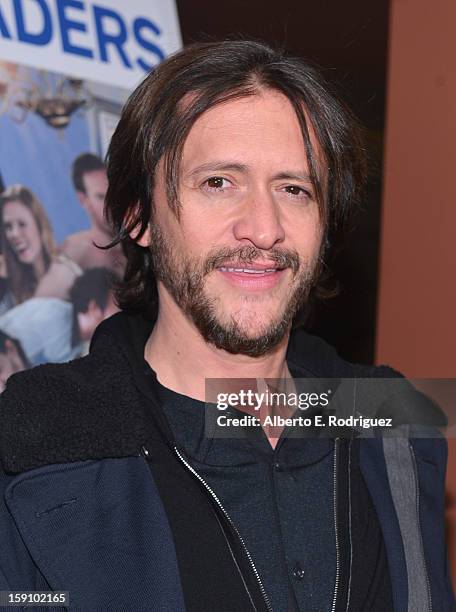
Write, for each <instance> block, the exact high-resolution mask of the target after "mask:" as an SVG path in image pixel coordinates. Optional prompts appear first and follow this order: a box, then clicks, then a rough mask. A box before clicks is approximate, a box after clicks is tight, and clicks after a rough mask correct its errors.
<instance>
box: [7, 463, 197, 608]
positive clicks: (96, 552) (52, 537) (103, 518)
mask: <svg viewBox="0 0 456 612" xmlns="http://www.w3.org/2000/svg"><path fill="white" fill-rule="evenodd" d="M5 499H6V503H7V505H8V508H9V510H10V512H11V514H12V515H13V518H14V520H15V522H16V524H17V526H18V529H19V531H20V532H21V535H22V537H23V540H24V542H25V545H26V546H27V548H28V550H29V552H30V555H31V556H32V558H33V560H34V562H35V563H36V565H37V566H38V568H39V570H40V571H41V572H42V574H43V575H44V577H45V578H46V580H47V581H48V583H49V585H50V586H51V588H52V589H54V590H61V591H69V596H70V605H71V608H72V609H77V610H114V609H115V610H136V611H142V610H144V612H145V611H146V610H147V611H149V610H154V611H157V612H159V611H160V612H165V611H166V612H168V611H169V610H173V612H181V611H182V612H183V611H184V610H185V606H184V601H183V595H182V588H181V584H180V580H179V572H178V566H177V560H176V554H175V549H174V545H173V539H172V534H171V531H170V528H169V524H168V521H167V519H166V515H165V513H164V509H163V506H162V503H161V501H160V497H159V495H158V492H157V489H156V486H155V483H154V481H153V478H152V475H151V473H150V470H149V469H148V467H147V464H146V462H145V461H144V459H143V458H142V457H127V458H124V459H103V460H101V461H84V462H76V463H67V464H57V465H51V466H47V467H44V468H39V469H35V470H31V471H29V472H25V473H23V474H21V475H19V476H18V477H16V478H15V479H14V480H13V481H12V482H11V484H10V485H9V486H8V489H7V491H6V493H5Z"/></svg>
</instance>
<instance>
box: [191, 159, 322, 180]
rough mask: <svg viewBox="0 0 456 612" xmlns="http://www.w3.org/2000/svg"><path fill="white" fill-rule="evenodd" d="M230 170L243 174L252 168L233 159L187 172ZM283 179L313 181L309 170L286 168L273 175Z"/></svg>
mask: <svg viewBox="0 0 456 612" xmlns="http://www.w3.org/2000/svg"><path fill="white" fill-rule="evenodd" d="M230 170H231V171H234V172H241V173H242V174H247V173H248V172H249V170H250V168H249V166H247V165H246V164H240V163H234V162H232V161H220V162H207V163H205V164H200V165H199V166H196V168H193V169H192V170H190V171H189V172H188V173H187V176H188V177H192V176H196V175H197V174H201V173H203V172H218V171H230ZM283 179H291V180H298V181H308V182H312V178H311V176H310V174H309V173H308V172H301V171H295V170H284V171H282V172H279V173H277V174H275V175H274V176H273V180H283Z"/></svg>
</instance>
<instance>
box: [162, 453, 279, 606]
mask: <svg viewBox="0 0 456 612" xmlns="http://www.w3.org/2000/svg"><path fill="white" fill-rule="evenodd" d="M173 448H174V452H175V453H176V455H177V456H178V458H179V459H180V461H181V462H182V463H183V464H184V465H185V467H186V468H187V469H188V470H189V471H190V472H191V473H192V474H193V476H195V477H196V478H197V479H198V480H199V481H200V483H201V484H202V485H203V486H204V488H205V489H206V490H207V491H208V492H209V493H210V495H211V497H212V499H213V500H214V501H215V502H216V504H217V506H218V507H219V508H220V510H221V511H222V513H223V515H224V516H225V518H226V519H227V521H228V522H229V524H230V526H231V527H232V529H233V530H234V532H235V533H236V535H237V537H238V538H239V541H240V542H241V544H242V547H243V549H244V552H245V554H246V556H247V559H248V560H249V563H250V566H251V568H252V571H253V573H254V575H255V578H256V580H257V582H258V586H259V587H260V591H261V594H262V596H263V599H264V603H265V604H266V608H267V609H268V610H269V612H273V611H272V605H271V602H270V601H269V597H268V595H267V593H266V591H265V588H264V586H263V583H262V581H261V578H260V574H259V573H258V570H257V568H256V567H255V564H254V562H253V559H252V555H251V554H250V552H249V550H248V549H247V546H246V545H245V542H244V540H243V538H242V536H241V534H240V533H239V531H238V529H237V527H236V525H235V524H234V523H233V521H232V520H231V517H230V516H229V514H228V512H227V511H226V510H225V508H224V507H223V505H222V502H221V501H220V500H219V498H218V497H217V495H216V494H215V493H214V491H213V490H212V489H211V487H210V486H209V485H208V484H207V482H206V481H205V480H204V478H202V476H200V475H199V474H198V472H197V471H196V470H195V469H194V468H193V467H192V466H191V465H190V464H189V463H188V461H186V459H185V458H184V457H183V456H182V454H181V453H180V451H179V449H178V448H177V447H176V446H174V447H173Z"/></svg>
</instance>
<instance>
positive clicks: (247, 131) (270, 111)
mask: <svg viewBox="0 0 456 612" xmlns="http://www.w3.org/2000/svg"><path fill="white" fill-rule="evenodd" d="M307 123H308V129H309V133H310V137H311V143H312V147H313V149H314V150H315V152H316V153H317V154H318V150H319V147H318V144H317V141H316V138H315V135H314V133H313V130H312V129H311V125H310V122H309V121H308V122H307ZM214 160H231V161H235V162H236V161H238V162H239V163H243V164H246V165H249V166H252V167H255V166H257V167H258V166H261V167H263V168H264V169H265V170H266V169H270V170H271V171H277V170H280V169H283V168H284V167H286V168H288V167H290V166H292V167H295V168H296V169H299V170H307V169H308V164H307V158H306V149H305V145H304V139H303V136H302V132H301V126H300V123H299V120H298V117H297V115H296V113H295V111H294V108H293V106H292V104H291V102H290V101H289V100H288V98H287V97H286V96H285V95H283V94H282V93H280V92H278V91H275V90H270V89H268V90H262V91H260V92H258V94H255V95H253V96H248V97H243V98H239V99H236V100H232V101H229V102H224V103H222V104H219V105H217V106H214V107H212V108H210V109H209V110H207V111H206V112H205V113H203V115H202V116H201V117H199V118H198V120H197V121H196V122H195V124H194V125H193V126H192V128H191V130H190V132H189V135H188V137H187V140H186V142H185V144H184V148H183V156H182V169H183V171H184V172H185V171H187V170H191V169H192V166H195V165H199V164H201V163H205V162H206V161H214Z"/></svg>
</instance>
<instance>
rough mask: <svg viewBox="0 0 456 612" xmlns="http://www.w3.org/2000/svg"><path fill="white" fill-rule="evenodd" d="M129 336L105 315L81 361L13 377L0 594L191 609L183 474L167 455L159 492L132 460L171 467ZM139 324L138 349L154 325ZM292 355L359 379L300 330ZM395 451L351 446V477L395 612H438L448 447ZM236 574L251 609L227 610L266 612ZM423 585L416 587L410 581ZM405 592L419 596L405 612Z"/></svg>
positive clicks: (5, 402) (128, 320) (411, 445)
mask: <svg viewBox="0 0 456 612" xmlns="http://www.w3.org/2000/svg"><path fill="white" fill-rule="evenodd" d="M137 325H138V321H137V320H135V318H133V317H127V316H126V315H116V316H115V317H113V318H112V320H110V321H108V322H107V323H105V324H103V325H102V326H101V327H100V328H99V330H98V333H97V334H96V339H95V341H94V342H93V346H92V349H91V353H90V355H89V356H88V357H86V358H83V359H80V360H77V361H74V362H70V363H69V364H62V365H45V366H39V367H38V368H34V369H32V370H30V371H27V372H24V373H21V374H18V375H16V376H13V377H12V378H11V379H10V381H9V383H8V385H7V390H6V391H5V393H4V394H3V395H2V399H1V408H0V416H1V422H2V429H1V432H0V457H1V460H2V465H3V468H2V471H0V590H63V591H69V592H70V603H71V609H74V610H88V611H89V610H90V611H92V610H119V611H120V610H125V611H127V610H135V612H140V611H142V610H144V611H146V610H148V611H150V610H154V611H157V612H158V611H163V612H165V611H166V612H168V611H172V612H180V611H182V612H184V610H186V609H188V606H187V607H186V602H187V601H188V594H186V592H185V591H186V585H185V580H184V579H183V569H182V564H181V562H180V561H179V559H178V553H177V552H176V538H175V533H174V532H173V527H172V526H171V522H170V512H171V510H170V508H171V505H170V504H171V503H172V502H171V501H170V499H171V497H172V496H173V495H177V496H179V489H178V488H177V487H176V486H175V485H173V483H172V474H174V473H176V474H177V473H178V472H179V470H182V471H185V470H184V468H183V467H182V465H179V461H178V460H176V457H175V456H174V461H175V463H174V464H172V460H171V458H170V459H169V461H168V463H166V465H165V463H164V468H163V469H165V470H169V473H170V478H169V480H170V483H169V487H170V490H169V491H168V492H166V491H165V488H166V486H168V485H166V484H165V485H163V478H161V477H160V475H159V474H158V472H157V473H156V474H155V475H154V472H153V471H151V469H150V465H148V461H147V458H146V457H145V456H144V454H142V453H141V448H142V447H143V446H144V445H147V447H148V448H151V447H153V446H154V444H157V445H159V444H162V445H163V449H165V447H166V449H167V450H166V451H165V450H163V453H162V454H163V456H165V455H166V453H167V452H169V454H170V457H171V455H172V444H171V445H168V444H167V442H163V437H166V436H167V435H168V434H169V432H167V431H165V432H164V429H166V424H164V423H163V421H161V416H159V417H158V420H157V421H156V422H155V423H154V424H153V425H151V424H150V423H149V420H147V419H145V416H144V409H143V405H144V397H145V396H147V393H149V391H146V390H145V389H143V388H141V385H140V383H139V382H138V379H137V378H136V377H135V373H134V372H132V371H131V368H130V366H129V365H127V364H128V363H129V360H128V359H126V357H125V337H126V336H128V335H129V330H130V329H131V326H137ZM141 326H142V329H143V337H144V338H146V337H147V335H148V333H150V329H151V328H150V326H148V324H147V323H145V322H142V323H141ZM119 329H120V331H119ZM119 334H120V335H119ZM303 347H304V348H303ZM289 358H290V359H291V360H294V362H295V363H297V362H299V364H300V367H302V368H303V369H305V370H306V371H307V372H308V373H309V374H310V375H314V376H319V377H323V376H325V377H329V376H340V377H347V376H355V375H357V374H358V375H359V370H356V368H355V366H352V365H351V364H347V362H344V361H342V360H341V359H339V358H338V357H337V355H336V354H335V352H334V351H333V350H332V349H331V348H330V347H328V346H327V345H326V344H324V343H322V341H320V340H319V339H316V338H313V337H311V336H308V335H307V334H304V333H303V332H301V333H300V335H299V336H295V337H294V338H293V339H292V341H291V342H290V348H289ZM306 360H307V361H306ZM377 374H378V372H377ZM360 375H361V376H366V375H367V374H366V370H365V369H364V370H362V373H361V374H360ZM374 375H375V374H374ZM380 375H385V373H383V374H380ZM139 397H142V403H141V401H138V398H139ZM148 399H150V400H151V401H152V400H153V398H150V397H149V398H148ZM394 445H395V443H394V442H391V443H388V444H387V443H385V442H384V440H382V439H381V438H366V439H363V440H361V443H360V466H361V470H362V473H363V475H364V478H365V481H366V484H367V486H368V489H369V492H370V495H371V497H372V500H373V503H374V506H375V508H376V511H377V515H378V519H379V522H380V526H381V529H382V533H383V538H384V541H385V547H386V552H387V559H388V565H389V569H390V575H391V584H392V592H393V601H394V612H418V610H429V611H431V610H432V611H433V612H437V611H441V612H449V611H450V610H453V609H454V597H453V593H452V588H451V583H450V579H449V573H448V566H447V561H446V550H445V536H444V485H445V466H446V442H445V440H444V439H442V438H440V439H439V438H428V439H426V438H423V439H418V438H416V439H412V440H411V441H409V440H407V441H406V446H404V445H403V444H402V446H399V447H397V448H396V447H394ZM160 448H162V447H160ZM407 448H408V449H409V451H410V465H411V466H412V467H413V471H409V474H408V475H407V471H406V470H404V465H403V461H402V459H401V464H400V465H397V466H395V465H394V461H395V457H396V459H397V458H399V459H400V457H401V454H400V453H401V452H407ZM404 449H405V451H404ZM160 452H161V451H160ZM160 456H161V455H160ZM407 461H408V460H407ZM396 468H397V474H399V476H398V478H400V477H402V478H403V477H407V478H408V477H409V476H410V478H412V479H413V483H412V480H410V483H411V484H410V491H411V496H410V495H409V496H408V497H407V495H405V498H404V499H399V498H398V497H397V488H396V490H395V489H394V487H395V486H396V485H397V482H398V481H397V480H395V478H396V476H395V474H396V471H395V470H396ZM401 470H402V472H401ZM166 473H167V472H166V471H165V474H166ZM401 474H402V475H401ZM165 480H166V479H165ZM176 482H177V481H176ZM414 486H415V487H416V489H414V488H413V487H414ZM173 487H174V488H173ZM405 488H406V489H407V487H405ZM168 493H169V498H167V495H168ZM201 495H202V496H204V492H202V493H201ZM165 498H166V499H165ZM193 498H195V494H194V493H192V499H193ZM201 508H203V506H202V505H201ZM183 511H185V508H184V509H183ZM195 516H196V514H195ZM217 520H219V519H217ZM404 520H405V522H404ZM415 524H416V529H414V528H413V525H415ZM225 539H226V540H227V542H228V540H229V539H230V537H228V538H226V536H225ZM199 545H200V543H199V542H197V541H194V542H193V547H196V548H198V546H199ZM203 545H204V544H203V543H202V542H201V547H202V546H203ZM216 546H217V545H216V544H215V543H214V555H215V557H214V558H209V562H210V565H211V566H217V564H218V567H214V568H213V569H211V568H210V567H209V566H206V568H207V567H209V569H207V571H208V572H213V574H211V576H213V580H214V583H215V582H216V581H217V577H216V573H217V572H218V573H223V572H224V571H225V569H226V576H228V577H229V576H230V572H231V569H230V568H229V567H228V563H227V564H226V566H225V565H223V564H222V562H220V563H218V562H219V561H220V559H221V558H222V556H221V555H222V554H224V553H223V551H221V549H220V553H219V552H216V550H217V549H216ZM228 548H229V550H230V554H232V556H233V558H236V556H237V555H238V553H237V551H236V548H235V545H233V546H231V545H230V544H229V542H228ZM233 550H234V554H233ZM204 554H205V556H209V557H210V553H207V552H205V553H204ZM240 554H241V553H240ZM217 555H220V556H217ZM420 555H421V556H420ZM237 559H238V560H239V556H238V557H237ZM244 561H245V560H244ZM242 563H243V562H241V563H240V564H241V570H242V572H243V575H244V577H245V581H246V583H247V586H246V585H244V587H246V588H245V591H246V592H247V593H248V594H249V597H250V599H249V601H250V603H249V604H246V607H243V608H239V607H238V608H237V609H238V610H239V609H243V610H244V609H245V610H247V609H253V610H254V609H256V610H267V609H268V607H267V601H265V600H264V599H262V594H261V592H260V591H257V592H255V589H256V588H257V587H258V584H257V583H256V582H255V580H254V577H252V576H251V575H249V576H247V574H248V573H249V569H250V568H248V567H247V566H248V564H246V565H244V568H243V567H242ZM205 571H206V570H205ZM233 571H234V570H233ZM242 572H241V573H242ZM420 572H421V573H420ZM423 572H424V574H423ZM246 576H247V577H246ZM420 576H425V581H424V582H425V584H421V581H420V584H418V582H417V580H418V579H419V578H420ZM211 579H212V578H209V579H208V580H209V581H210V580H211ZM233 580H234V578H233ZM233 584H234V582H233ZM200 585H201V589H202V590H204V585H203V584H202V583H200ZM220 585H221V586H220V589H223V586H222V583H221V582H220ZM196 588H198V585H197V586H196ZM236 588H237V586H236V585H234V586H233V589H234V590H233V592H235V589H236ZM415 589H416V591H417V593H418V592H420V593H424V594H425V596H424V597H421V599H420V603H419V606H420V607H419V608H416V609H413V608H412V607H411V606H412V605H415V604H413V603H412V602H414V601H415V599H414V596H413V593H411V591H414V590H415ZM423 589H424V590H423ZM243 596H245V593H244V595H241V594H240V595H239V597H243ZM225 599H226V596H225V595H223V594H221V595H220V599H219V601H220V605H217V607H216V608H215V607H214V610H215V609H217V610H218V611H219V610H225V609H226V610H229V609H230V607H229V605H228V604H226V607H224V605H225V604H224V603H223V602H224V601H225ZM424 600H425V601H424ZM250 604H251V607H249V608H248V607H247V605H250ZM231 609H232V610H235V609H236V608H233V607H232V608H231ZM343 609H345V607H344V608H343ZM201 610H203V608H201ZM206 610H207V608H206ZM206 610H204V612H206Z"/></svg>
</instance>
